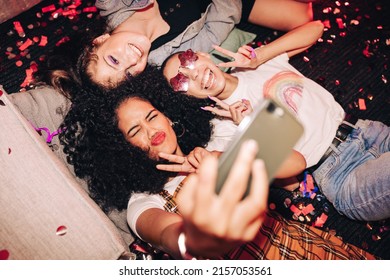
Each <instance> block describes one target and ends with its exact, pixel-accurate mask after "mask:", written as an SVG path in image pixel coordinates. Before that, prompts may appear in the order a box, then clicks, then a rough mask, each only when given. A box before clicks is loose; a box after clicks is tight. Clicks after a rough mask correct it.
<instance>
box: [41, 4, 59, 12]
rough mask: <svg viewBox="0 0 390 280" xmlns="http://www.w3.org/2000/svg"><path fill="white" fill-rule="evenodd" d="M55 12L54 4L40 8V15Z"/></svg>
mask: <svg viewBox="0 0 390 280" xmlns="http://www.w3.org/2000/svg"><path fill="white" fill-rule="evenodd" d="M55 10H56V6H55V5H54V4H52V5H49V6H46V7H43V8H42V13H48V12H52V11H55Z"/></svg>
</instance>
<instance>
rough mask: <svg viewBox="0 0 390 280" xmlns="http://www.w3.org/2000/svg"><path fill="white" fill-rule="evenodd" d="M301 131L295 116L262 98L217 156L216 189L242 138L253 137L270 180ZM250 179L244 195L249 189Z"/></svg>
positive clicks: (289, 152)
mask: <svg viewBox="0 0 390 280" xmlns="http://www.w3.org/2000/svg"><path fill="white" fill-rule="evenodd" d="M302 134H303V126H302V125H301V124H300V123H299V122H298V120H297V119H296V118H295V116H293V115H292V114H291V113H290V112H289V111H288V110H286V109H284V108H283V107H281V106H280V105H279V104H278V103H276V102H275V101H273V100H270V99H267V100H265V101H264V103H263V104H262V105H261V106H259V107H257V108H256V109H255V110H254V112H253V113H252V114H251V115H249V116H246V117H245V118H244V119H243V120H242V122H241V124H240V125H239V126H238V130H237V134H236V135H235V137H234V139H233V140H232V142H231V144H230V147H229V148H228V150H226V151H225V152H224V153H223V154H222V156H221V158H220V159H219V165H218V177H217V185H216V190H215V191H216V193H217V194H219V193H220V191H221V189H222V186H223V184H224V182H225V180H226V178H227V175H228V174H229V171H230V169H231V167H232V164H233V162H234V160H235V158H236V156H237V153H238V150H239V147H240V146H241V144H242V142H243V141H245V140H249V139H254V140H256V142H257V143H258V145H259V152H258V154H257V158H261V159H262V160H263V161H264V163H265V167H266V170H267V175H268V179H269V183H271V182H272V180H273V178H274V176H275V174H276V172H277V171H278V168H279V167H280V165H281V164H282V163H283V161H284V160H285V159H286V158H287V157H288V156H289V155H290V154H291V152H292V149H293V147H294V145H295V144H296V142H297V141H298V140H299V138H300V137H301V136H302ZM249 183H250V182H249ZM249 183H248V188H247V191H246V192H245V194H244V197H245V196H246V195H247V194H248V193H249V186H250V184H249Z"/></svg>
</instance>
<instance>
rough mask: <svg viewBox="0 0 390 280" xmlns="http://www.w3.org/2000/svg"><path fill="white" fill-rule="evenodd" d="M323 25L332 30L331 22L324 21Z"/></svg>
mask: <svg viewBox="0 0 390 280" xmlns="http://www.w3.org/2000/svg"><path fill="white" fill-rule="evenodd" d="M322 23H323V25H324V27H326V28H330V27H331V25H330V21H329V20H328V19H327V20H324V21H323V22H322Z"/></svg>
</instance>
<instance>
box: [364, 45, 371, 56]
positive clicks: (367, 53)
mask: <svg viewBox="0 0 390 280" xmlns="http://www.w3.org/2000/svg"><path fill="white" fill-rule="evenodd" d="M363 55H364V56H365V57H367V58H370V57H371V56H372V55H373V53H372V52H370V51H369V50H368V46H366V48H365V49H364V50H363Z"/></svg>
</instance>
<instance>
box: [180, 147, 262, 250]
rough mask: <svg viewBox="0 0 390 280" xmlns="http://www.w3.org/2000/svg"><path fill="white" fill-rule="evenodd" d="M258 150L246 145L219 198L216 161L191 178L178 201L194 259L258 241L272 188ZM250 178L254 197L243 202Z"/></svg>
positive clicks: (205, 164)
mask: <svg viewBox="0 0 390 280" xmlns="http://www.w3.org/2000/svg"><path fill="white" fill-rule="evenodd" d="M257 150H258V146H257V143H256V142H255V141H253V140H251V141H247V142H245V143H244V144H243V145H242V147H241V150H240V152H239V155H238V157H237V159H236V161H235V163H234V165H233V167H232V169H231V171H230V173H229V176H228V177H227V178H226V181H225V184H224V186H223V188H222V191H221V192H220V194H219V195H217V194H216V193H215V183H216V178H217V172H218V161H217V159H216V158H215V157H206V158H205V159H204V160H203V162H202V164H201V165H200V168H199V172H198V173H196V174H191V175H189V177H187V180H186V182H185V183H184V186H183V188H182V189H181V191H180V192H179V194H178V197H177V200H178V207H179V210H180V213H181V215H182V217H183V231H184V233H185V235H186V247H187V250H188V252H189V253H191V254H192V255H195V256H203V257H216V256H219V255H220V254H222V253H225V252H227V251H229V250H230V249H232V248H234V247H235V246H237V245H238V244H239V243H241V242H245V241H249V240H252V239H253V238H254V237H255V235H256V233H257V232H258V230H259V228H260V226H261V224H262V222H263V217H264V214H265V212H266V211H267V200H268V188H269V187H268V179H267V175H266V171H265V166H264V163H263V162H262V161H261V160H259V159H255V157H256V153H257ZM250 175H251V176H252V181H251V189H250V193H249V195H248V196H247V197H246V198H245V199H243V200H241V198H242V195H243V193H244V192H245V190H246V187H247V182H248V180H249V177H250Z"/></svg>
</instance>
